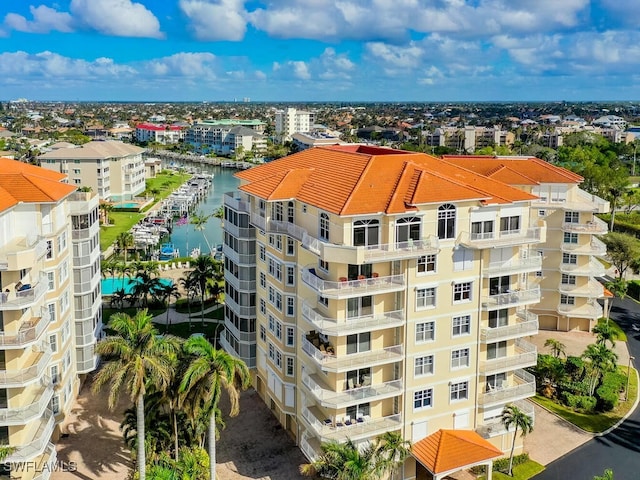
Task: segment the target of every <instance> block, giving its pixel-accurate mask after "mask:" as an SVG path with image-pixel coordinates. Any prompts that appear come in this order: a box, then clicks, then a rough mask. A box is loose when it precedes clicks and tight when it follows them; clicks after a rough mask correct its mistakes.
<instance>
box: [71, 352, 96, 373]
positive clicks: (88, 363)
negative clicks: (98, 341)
mask: <svg viewBox="0 0 640 480" xmlns="http://www.w3.org/2000/svg"><path fill="white" fill-rule="evenodd" d="M97 366H98V356H97V355H94V356H92V357H91V358H89V359H86V360H78V359H76V371H77V373H78V374H80V375H81V374H83V373H89V372H93V371H94V370H95V369H96V367H97Z"/></svg>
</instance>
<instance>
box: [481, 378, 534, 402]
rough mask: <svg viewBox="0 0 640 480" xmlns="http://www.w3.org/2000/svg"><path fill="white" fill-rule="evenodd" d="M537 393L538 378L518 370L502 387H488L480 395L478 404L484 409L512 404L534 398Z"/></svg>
mask: <svg viewBox="0 0 640 480" xmlns="http://www.w3.org/2000/svg"><path fill="white" fill-rule="evenodd" d="M535 393H536V378H535V377H534V376H533V375H532V374H530V373H529V372H527V371H525V370H516V371H515V372H514V373H513V379H512V380H511V381H508V380H505V381H503V383H502V385H499V386H495V387H494V386H491V385H486V386H485V391H484V393H482V394H480V397H479V399H478V403H480V405H482V406H483V407H485V408H486V407H488V406H490V405H496V404H502V403H511V402H514V401H516V400H520V399H523V398H528V397H532V396H533V395H535Z"/></svg>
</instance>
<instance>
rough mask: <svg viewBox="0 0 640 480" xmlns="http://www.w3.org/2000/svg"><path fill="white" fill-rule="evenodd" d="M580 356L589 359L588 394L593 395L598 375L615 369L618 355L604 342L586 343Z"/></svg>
mask: <svg viewBox="0 0 640 480" xmlns="http://www.w3.org/2000/svg"><path fill="white" fill-rule="evenodd" d="M582 358H584V359H585V360H589V362H590V364H589V367H588V368H589V396H591V397H593V393H594V392H595V391H596V387H597V386H598V381H599V380H600V377H601V376H602V375H603V374H605V373H607V372H612V371H614V370H615V369H616V362H617V361H618V355H616V353H615V352H614V351H613V350H610V349H608V348H607V346H606V345H605V344H594V343H592V344H591V345H587V348H586V349H585V351H584V353H583V354H582Z"/></svg>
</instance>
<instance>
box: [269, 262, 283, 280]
mask: <svg viewBox="0 0 640 480" xmlns="http://www.w3.org/2000/svg"><path fill="white" fill-rule="evenodd" d="M268 263H269V275H271V276H272V277H274V278H275V279H276V280H278V281H282V265H280V263H279V262H278V261H276V260H275V259H273V258H271V257H269V262H268Z"/></svg>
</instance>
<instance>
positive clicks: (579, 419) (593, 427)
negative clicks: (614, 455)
mask: <svg viewBox="0 0 640 480" xmlns="http://www.w3.org/2000/svg"><path fill="white" fill-rule="evenodd" d="M618 370H619V371H620V372H621V373H623V374H626V372H627V367H626V366H624V367H621V366H619V367H618ZM637 395H638V379H637V375H636V373H635V370H634V369H633V368H632V369H631V377H630V379H629V398H628V399H627V400H626V401H621V402H620V403H619V404H618V406H617V407H616V408H615V409H613V410H612V411H610V412H605V413H597V414H588V413H579V412H574V411H573V410H571V409H569V408H568V407H565V406H564V405H560V404H558V403H556V402H554V401H553V400H551V399H549V398H546V397H543V396H541V395H536V396H535V397H534V398H533V399H532V400H533V401H535V402H536V403H537V404H539V405H541V406H542V407H544V408H546V409H547V410H549V411H551V412H553V413H555V414H556V415H558V416H559V417H561V418H564V419H565V420H567V421H568V422H571V423H573V424H574V425H576V426H578V427H580V428H581V429H583V430H585V431H587V432H591V433H600V432H604V431H605V430H607V429H608V428H611V427H612V426H613V425H615V424H616V423H617V422H618V421H620V420H621V419H622V417H624V415H625V414H626V413H627V412H629V410H631V407H632V406H633V403H634V401H635V398H636V396H637Z"/></svg>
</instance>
